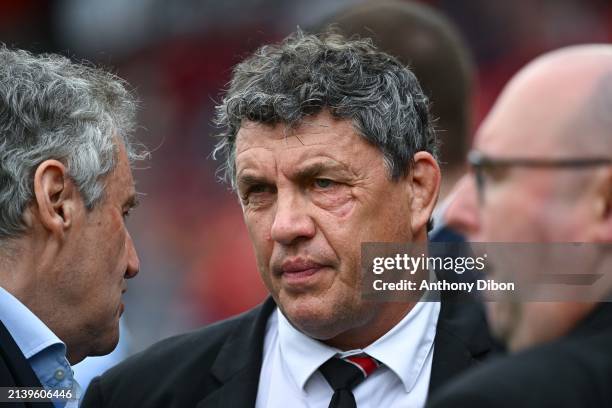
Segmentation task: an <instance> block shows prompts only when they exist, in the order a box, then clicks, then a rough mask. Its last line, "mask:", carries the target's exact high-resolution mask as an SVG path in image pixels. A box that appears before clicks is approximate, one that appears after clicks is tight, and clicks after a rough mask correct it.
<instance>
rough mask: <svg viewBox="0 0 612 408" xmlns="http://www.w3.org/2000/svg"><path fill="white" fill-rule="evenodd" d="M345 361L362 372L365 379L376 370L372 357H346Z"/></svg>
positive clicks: (376, 364)
mask: <svg viewBox="0 0 612 408" xmlns="http://www.w3.org/2000/svg"><path fill="white" fill-rule="evenodd" d="M345 360H347V361H349V362H351V363H353V364H355V365H356V366H358V367H359V368H361V370H362V371H363V373H364V375H365V376H366V377H367V376H369V375H370V374H372V373H373V372H374V370H376V369H377V368H378V363H377V362H376V360H374V359H373V358H372V357H367V356H350V357H346V358H345Z"/></svg>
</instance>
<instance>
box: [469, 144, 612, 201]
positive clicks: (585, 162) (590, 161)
mask: <svg viewBox="0 0 612 408" xmlns="http://www.w3.org/2000/svg"><path fill="white" fill-rule="evenodd" d="M468 163H469V164H470V166H471V167H472V169H473V170H474V175H475V176H476V187H477V189H478V197H479V199H480V201H481V202H483V200H484V189H485V172H487V171H492V170H498V169H503V168H509V167H531V168H549V169H569V168H584V167H596V166H608V165H612V158H605V157H593V158H563V159H536V158H533V159H531V158H529V159H527V158H493V157H489V156H486V155H485V154H483V153H482V152H479V151H478V150H472V151H470V152H469V153H468Z"/></svg>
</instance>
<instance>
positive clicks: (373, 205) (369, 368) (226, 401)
mask: <svg viewBox="0 0 612 408" xmlns="http://www.w3.org/2000/svg"><path fill="white" fill-rule="evenodd" d="M218 122H219V125H220V126H221V127H222V129H223V132H222V133H221V134H220V135H219V143H218V145H217V148H216V154H217V156H218V157H221V158H222V159H223V160H224V161H225V166H224V175H225V179H226V180H227V181H228V182H229V183H230V184H231V185H232V186H233V187H234V188H235V189H236V191H237V193H238V195H239V198H240V203H241V206H242V211H243V215H244V220H245V223H246V226H247V229H248V232H249V235H250V238H251V241H252V243H253V247H254V250H255V254H256V259H257V266H258V269H259V272H260V274H261V277H262V279H263V281H264V282H265V284H266V286H267V288H268V290H269V292H270V294H271V297H270V298H269V299H268V300H267V301H266V302H265V303H264V304H263V305H262V306H260V307H257V308H255V309H254V310H252V311H250V312H248V313H246V314H244V315H242V316H239V317H237V318H234V319H231V320H228V321H225V322H221V323H218V324H216V325H213V326H211V327H208V328H204V329H203V330H201V331H198V332H195V333H193V334H187V335H183V336H179V337H176V338H172V339H168V340H165V341H162V342H161V343H159V344H157V345H155V346H153V347H152V348H151V349H150V350H148V351H145V352H144V353H143V354H140V355H137V356H135V357H134V358H132V359H129V360H128V361H126V362H125V363H123V364H121V365H119V366H118V367H116V368H114V369H112V370H110V371H109V372H108V373H106V374H105V375H104V376H102V377H101V379H99V380H94V381H93V382H92V385H91V386H90V388H89V391H88V393H87V395H86V397H85V401H84V406H87V407H93V406H108V407H111V406H113V407H114V406H139V407H167V406H185V407H191V406H198V407H249V406H251V407H252V406H257V407H296V408H297V407H306V406H317V407H327V406H330V407H355V406H356V405H358V406H360V407H375V406H376V407H378V406H389V407H390V406H414V407H418V406H422V405H423V404H424V402H425V398H426V396H427V393H428V391H429V390H430V389H435V388H437V387H438V386H440V384H442V383H444V382H445V381H446V380H448V379H449V378H451V377H452V376H454V375H455V374H457V373H458V372H460V371H462V370H463V369H464V368H466V367H468V366H470V365H472V364H474V363H476V362H477V361H478V360H481V359H483V358H484V357H485V356H487V354H488V353H489V351H490V349H491V344H490V339H489V337H488V334H487V329H486V326H485V324H484V320H483V317H484V316H483V315H481V314H479V310H480V309H478V307H477V305H476V304H468V303H464V304H454V305H452V304H448V303H445V302H442V305H441V304H440V303H439V302H422V303H415V302H408V301H401V302H375V301H368V300H365V299H364V298H363V297H362V293H361V284H362V278H363V276H362V272H361V266H360V262H361V261H360V257H361V243H362V242H371V241H378V242H426V240H427V225H428V221H429V219H430V216H431V212H432V209H433V207H434V205H435V202H436V198H437V195H438V188H439V184H440V171H439V167H438V164H437V162H436V159H435V155H436V139H435V135H434V133H433V131H432V129H431V124H430V121H429V113H428V107H427V99H426V97H425V96H424V95H423V93H422V91H421V88H420V87H419V84H418V82H417V80H416V78H415V77H414V75H413V74H412V73H411V72H410V71H409V70H408V69H406V68H405V67H403V66H402V65H401V64H400V63H399V62H398V61H397V60H395V59H394V58H393V57H390V56H389V55H387V54H384V53H382V52H380V51H378V50H377V49H376V48H375V47H373V46H372V45H371V43H370V42H368V41H349V40H346V39H344V38H343V37H341V36H339V35H334V34H323V35H321V36H313V35H305V34H303V33H301V32H298V33H296V34H294V35H291V36H290V37H288V38H287V39H285V40H284V41H283V42H282V43H281V44H279V45H270V46H265V47H263V48H261V49H259V50H258V51H256V52H255V54H254V55H253V56H251V57H249V58H248V59H246V60H245V61H243V62H242V63H241V64H239V65H238V66H237V67H236V68H235V69H234V73H233V78H232V81H231V85H230V88H229V90H228V91H227V93H226V95H225V98H224V99H223V103H222V104H221V105H220V106H219V107H218ZM228 295H229V296H231V288H228ZM366 377H367V378H366ZM132 378H138V381H137V383H134V382H131V381H129V379H132Z"/></svg>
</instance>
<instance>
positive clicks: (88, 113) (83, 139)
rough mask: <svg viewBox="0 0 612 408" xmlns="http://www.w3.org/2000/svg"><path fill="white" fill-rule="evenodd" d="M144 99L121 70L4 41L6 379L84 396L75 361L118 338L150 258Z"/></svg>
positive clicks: (1, 210) (1, 253)
mask: <svg viewBox="0 0 612 408" xmlns="http://www.w3.org/2000/svg"><path fill="white" fill-rule="evenodd" d="M135 109H136V103H135V100H134V97H133V96H132V95H131V93H130V92H129V91H128V90H127V89H126V85H125V83H124V82H123V81H122V80H120V79H119V78H117V77H116V76H114V75H112V74H110V73H107V72H105V71H102V70H99V69H96V68H93V67H90V66H85V65H82V64H75V63H71V62H70V61H69V60H68V59H67V58H64V57H61V56H58V55H53V54H46V55H40V56H37V55H33V54H30V53H28V52H26V51H22V50H11V49H8V48H7V47H5V46H0V352H1V353H0V386H2V387H40V386H43V387H45V388H46V389H48V390H57V389H70V390H72V393H73V394H72V395H73V396H75V397H78V395H79V393H80V391H79V386H78V384H76V383H75V381H74V378H73V372H72V369H71V365H73V364H76V363H78V362H79V361H81V360H83V359H84V358H85V357H87V356H92V355H103V354H107V353H110V352H111V351H112V350H113V349H114V348H115V345H116V344H117V341H118V338H119V318H120V316H121V314H122V312H123V304H122V301H121V298H122V294H123V293H124V292H125V291H126V289H127V284H126V279H130V278H133V277H134V276H135V275H136V274H137V273H138V266H139V260H138V257H137V255H136V251H135V249H134V245H133V242H132V239H131V237H130V235H129V233H128V231H127V229H126V226H125V217H126V216H127V215H128V214H129V212H130V209H131V208H132V207H134V206H135V204H136V192H135V189H134V181H133V179H132V173H131V169H130V163H131V162H132V161H133V160H136V159H141V158H144V156H145V155H146V154H145V153H144V150H142V149H141V148H140V147H139V145H138V144H136V143H135V142H134V141H132V139H131V138H130V133H131V131H132V129H133V128H134V114H135ZM66 403H67V404H68V406H76V400H71V401H68V402H67V401H66V400H63V401H54V404H55V406H64V405H65V404H66ZM49 404H50V403H47V404H46V405H49ZM17 406H21V405H20V404H19V403H18V404H17ZM24 406H25V405H24ZM41 406H44V405H41Z"/></svg>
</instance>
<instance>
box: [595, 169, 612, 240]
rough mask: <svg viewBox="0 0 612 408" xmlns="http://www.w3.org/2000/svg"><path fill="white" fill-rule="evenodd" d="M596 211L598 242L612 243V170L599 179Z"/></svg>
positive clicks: (608, 170)
mask: <svg viewBox="0 0 612 408" xmlns="http://www.w3.org/2000/svg"><path fill="white" fill-rule="evenodd" d="M597 179H598V184H599V185H598V187H597V195H596V197H595V211H596V214H595V215H596V219H597V222H598V226H597V227H596V232H595V241H596V242H608V243H609V242H612V168H609V169H607V170H606V171H605V173H604V174H603V175H602V177H598V178H597Z"/></svg>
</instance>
